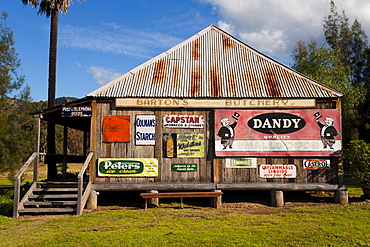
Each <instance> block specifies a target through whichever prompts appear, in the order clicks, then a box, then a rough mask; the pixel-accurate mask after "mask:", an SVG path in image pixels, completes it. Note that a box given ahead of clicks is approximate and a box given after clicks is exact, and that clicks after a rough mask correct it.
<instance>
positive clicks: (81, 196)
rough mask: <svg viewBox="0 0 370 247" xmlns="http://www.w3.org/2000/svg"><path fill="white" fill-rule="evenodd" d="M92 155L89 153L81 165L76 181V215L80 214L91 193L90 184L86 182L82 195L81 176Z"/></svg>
mask: <svg viewBox="0 0 370 247" xmlns="http://www.w3.org/2000/svg"><path fill="white" fill-rule="evenodd" d="M93 155H94V153H93V152H90V153H89V154H88V156H87V158H86V160H85V163H84V164H83V166H82V168H81V171H80V172H79V173H78V176H77V179H78V199H77V215H81V214H82V210H83V208H84V206H85V204H86V201H87V198H88V196H89V195H90V192H91V182H88V184H87V186H86V189H85V191H84V193H82V191H83V175H84V174H85V172H86V169H87V167H88V166H89V164H90V162H91V159H92V157H93Z"/></svg>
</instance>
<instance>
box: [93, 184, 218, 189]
mask: <svg viewBox="0 0 370 247" xmlns="http://www.w3.org/2000/svg"><path fill="white" fill-rule="evenodd" d="M215 189H216V184H213V183H142V184H121V183H104V184H93V190H96V191H149V190H158V191H181V190H183V191H186V190H195V191H196V190H215Z"/></svg>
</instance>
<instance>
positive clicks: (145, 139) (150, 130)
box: [135, 115, 156, 146]
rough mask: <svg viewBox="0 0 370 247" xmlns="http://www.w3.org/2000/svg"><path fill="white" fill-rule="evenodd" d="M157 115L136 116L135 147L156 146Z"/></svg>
mask: <svg viewBox="0 0 370 247" xmlns="http://www.w3.org/2000/svg"><path fill="white" fill-rule="evenodd" d="M155 125H156V123H155V115H136V120H135V127H136V132H135V145H137V146H139V145H155Z"/></svg>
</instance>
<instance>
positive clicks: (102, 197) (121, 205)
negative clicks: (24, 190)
mask: <svg viewBox="0 0 370 247" xmlns="http://www.w3.org/2000/svg"><path fill="white" fill-rule="evenodd" d="M139 194H140V193H138V192H100V194H99V196H98V208H97V209H95V210H89V209H85V210H84V211H83V214H91V213H98V212H104V211H112V210H136V209H143V208H144V199H143V198H141V197H140V195H139ZM284 202H285V205H284V207H273V206H271V204H270V192H269V191H224V194H223V198H222V209H226V210H233V211H235V210H237V211H238V212H240V213H248V214H276V213H279V212H288V211H289V210H291V209H292V208H298V207H308V206H309V207H316V206H324V205H337V203H335V201H334V193H333V192H313V191H312V192H304V191H300V192H284ZM349 204H350V205H354V204H370V199H365V198H364V197H363V196H349ZM160 207H162V208H180V199H179V198H171V199H160ZM184 207H185V208H194V209H204V208H207V207H210V203H209V198H184ZM62 217H72V215H21V216H20V217H19V218H18V219H50V218H62Z"/></svg>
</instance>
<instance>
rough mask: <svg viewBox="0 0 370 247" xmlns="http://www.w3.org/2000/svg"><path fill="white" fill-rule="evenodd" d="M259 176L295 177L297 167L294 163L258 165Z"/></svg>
mask: <svg viewBox="0 0 370 247" xmlns="http://www.w3.org/2000/svg"><path fill="white" fill-rule="evenodd" d="M259 168H260V169H259V170H260V177H261V178H295V177H297V167H296V166H295V165H260V166H259Z"/></svg>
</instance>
